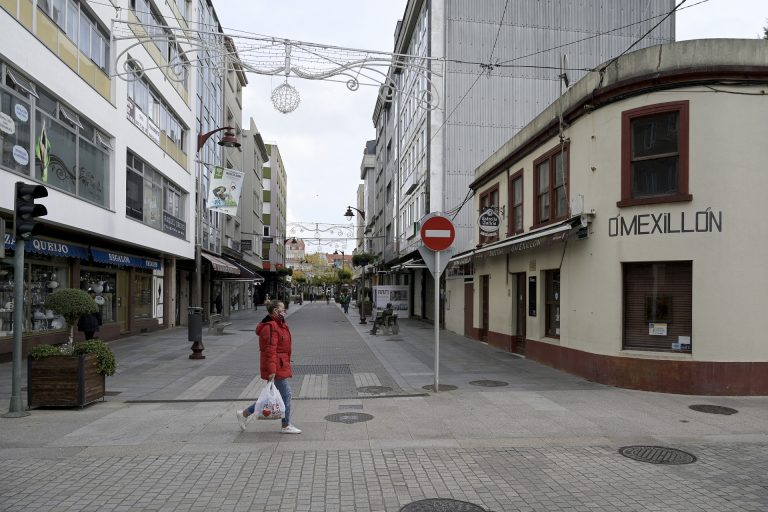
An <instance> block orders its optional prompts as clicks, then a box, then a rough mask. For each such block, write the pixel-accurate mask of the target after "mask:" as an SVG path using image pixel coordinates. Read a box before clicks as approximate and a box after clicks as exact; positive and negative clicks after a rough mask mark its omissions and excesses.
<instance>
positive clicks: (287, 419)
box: [248, 379, 293, 427]
mask: <svg viewBox="0 0 768 512" xmlns="http://www.w3.org/2000/svg"><path fill="white" fill-rule="evenodd" d="M275 387H276V388H277V390H278V391H279V392H280V396H281V397H282V398H283V403H284V404H285V416H283V426H284V427H287V426H288V425H290V424H291V397H292V396H293V393H292V392H291V385H290V383H289V382H288V379H275ZM255 412H256V404H255V403H252V404H251V405H250V407H248V415H251V414H254V413H255Z"/></svg>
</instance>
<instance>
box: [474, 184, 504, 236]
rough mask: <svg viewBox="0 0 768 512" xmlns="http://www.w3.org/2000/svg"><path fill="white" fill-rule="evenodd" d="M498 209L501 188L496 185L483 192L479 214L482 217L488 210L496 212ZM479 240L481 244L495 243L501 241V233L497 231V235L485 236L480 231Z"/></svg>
mask: <svg viewBox="0 0 768 512" xmlns="http://www.w3.org/2000/svg"><path fill="white" fill-rule="evenodd" d="M498 207H499V186H498V185H494V186H493V188H491V189H489V190H487V191H485V192H483V193H482V194H481V195H480V211H479V212H478V215H482V214H483V212H484V211H485V210H487V209H488V208H491V209H495V210H496V211H498ZM479 239H480V243H481V244H487V243H489V242H495V241H496V240H498V239H499V232H498V231H497V232H496V233H495V234H491V235H484V234H483V232H482V231H480V235H479Z"/></svg>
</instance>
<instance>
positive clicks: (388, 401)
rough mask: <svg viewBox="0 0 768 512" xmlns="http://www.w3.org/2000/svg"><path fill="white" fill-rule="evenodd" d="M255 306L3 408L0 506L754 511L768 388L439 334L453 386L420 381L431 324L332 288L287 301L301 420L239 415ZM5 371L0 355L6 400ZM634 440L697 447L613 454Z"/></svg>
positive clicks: (764, 505)
mask: <svg viewBox="0 0 768 512" xmlns="http://www.w3.org/2000/svg"><path fill="white" fill-rule="evenodd" d="M264 314H265V311H264V310H263V309H260V310H259V311H257V312H253V311H241V312H236V313H234V314H233V315H232V319H231V320H232V322H233V324H232V326H230V327H229V328H227V330H226V334H224V335H221V336H213V335H207V334H205V333H206V332H207V329H206V328H204V334H205V335H204V339H205V340H204V344H205V347H206V348H205V352H204V354H205V355H206V356H207V357H206V359H205V360H202V361H196V360H190V359H189V358H188V355H189V354H190V353H191V351H190V349H189V347H190V345H191V344H190V343H189V342H188V341H187V339H186V338H187V331H186V328H177V329H172V330H167V331H161V332H158V333H152V334H149V335H146V336H136V337H134V338H130V339H126V340H121V341H117V342H114V343H112V344H111V346H112V347H113V350H114V351H115V353H116V356H117V358H118V363H119V365H120V367H119V371H118V373H117V374H116V375H115V376H113V377H109V378H108V379H107V389H108V391H109V392H110V396H108V397H107V399H106V401H104V402H100V403H96V404H94V405H92V406H89V407H86V408H84V409H82V410H68V409H64V410H42V409H36V410H33V411H31V412H32V414H31V415H30V416H28V417H26V418H20V419H0V474H2V475H3V477H2V478H0V511H5V510H8V511H11V510H13V511H16V510H19V511H21V510H24V511H37V510H39V511H49V510H62V511H70V510H71V511H81V510H99V511H102V510H115V511H118V510H126V511H127V510H163V511H166V510H168V511H171V510H173V511H176V510H178V511H198V510H233V511H239V510H275V511H277V510H280V511H283V510H301V511H315V510H317V511H325V510H350V511H352V510H355V511H357V510H370V511H382V510H386V511H390V510H391V511H397V510H399V509H400V507H402V506H403V505H406V504H408V503H410V502H412V501H416V500H420V499H424V498H436V497H440V498H452V499H455V500H463V501H468V502H471V503H474V504H477V505H479V506H481V507H483V508H485V509H486V510H494V511H502V510H504V511H507V510H509V511H518V510H526V511H532V510H537V511H538V510H541V511H550V510H577V511H609V510H611V511H613V510H638V511H640V510H643V511H644V510H664V511H667V510H679V511H688V510H691V511H692V510H711V511H726V510H727V511H730V510H734V511H737V510H738V511H741V510H744V511H747V510H755V511H756V510H761V511H762V510H767V509H768V477H767V476H766V475H768V432H767V431H766V425H768V407H767V406H768V398H765V397H690V396H683V395H664V394H656V393H645V392H638V391H629V390H623V389H617V388H611V387H607V386H602V385H599V384H595V383H591V382H587V381H585V380H583V379H580V378H577V377H573V376H571V375H568V374H564V373H562V372H558V371H556V370H553V369H551V368H548V367H545V366H542V365H539V364H537V363H534V362H531V361H527V360H525V359H521V358H518V357H515V356H512V355H510V354H507V353H503V352H500V351H498V350H497V349H495V348H493V347H489V346H487V345H484V344H481V343H478V342H476V341H472V340H468V339H466V338H463V337H461V336H457V335H454V334H452V333H448V332H446V331H441V346H440V354H441V370H440V376H441V378H440V382H441V384H450V385H454V386H457V389H456V390H454V391H441V392H440V393H432V392H428V391H426V390H424V389H423V386H426V385H429V384H432V382H433V373H432V364H433V357H434V356H433V352H432V351H433V330H432V326H431V325H426V324H424V323H421V322H418V321H409V320H406V321H402V323H401V330H400V333H399V334H398V335H382V334H379V335H376V336H373V335H370V334H369V333H368V329H370V324H369V325H367V326H366V325H360V324H359V323H358V320H359V319H358V317H357V314H356V313H353V312H352V310H350V313H349V314H348V315H345V314H344V313H343V312H342V311H341V308H340V307H338V305H335V304H331V305H327V304H325V303H314V304H311V303H308V302H305V303H304V305H294V304H292V305H291V306H290V309H289V311H288V314H289V316H288V323H289V325H290V326H291V329H292V332H293V334H294V338H295V341H294V354H293V362H292V364H293V365H294V368H295V370H296V371H295V375H294V379H293V383H292V386H293V390H294V400H295V402H294V422H295V423H296V424H297V425H298V426H299V427H300V428H302V429H303V430H304V433H303V434H301V435H297V436H287V435H281V434H280V433H279V422H270V421H252V422H251V423H249V425H248V428H247V430H246V432H241V431H240V430H239V428H238V427H237V424H236V421H235V417H234V414H233V411H234V410H235V409H236V408H239V407H242V406H243V405H246V404H247V403H248V401H249V400H252V399H255V397H256V395H257V394H258V391H259V390H260V389H261V386H262V385H263V382H262V381H260V379H258V375H257V374H258V345H257V341H256V336H255V333H254V327H255V324H256V323H257V322H258V321H259V320H260V319H261V318H262V317H263V316H264ZM10 374H11V364H10V363H6V364H0V407H1V408H2V409H3V410H7V407H8V398H9V393H10ZM476 381H498V382H502V383H505V384H506V385H502V386H498V387H482V386H478V385H475V384H472V382H476ZM25 383H26V381H24V384H25ZM25 398H26V397H25ZM692 404H715V405H724V406H728V407H732V408H735V409H737V410H738V411H739V412H738V413H737V414H735V415H731V416H722V415H712V414H704V413H699V412H695V411H693V410H691V409H689V408H688V406H689V405H692ZM333 414H336V415H339V416H341V419H342V420H343V421H347V422H352V421H354V420H355V419H358V416H357V415H358V414H366V415H370V416H371V418H366V419H367V421H361V422H354V423H338V422H331V421H328V420H327V419H326V417H327V416H329V415H333ZM635 444H644V445H662V446H668V447H673V448H678V449H681V450H685V451H688V452H690V453H693V454H694V455H696V456H697V457H698V461H697V462H695V463H693V464H689V465H683V466H668V465H656V464H646V463H641V462H636V461H634V460H630V459H628V458H625V457H622V456H621V455H619V454H618V452H617V449H618V448H619V447H621V446H627V445H635Z"/></svg>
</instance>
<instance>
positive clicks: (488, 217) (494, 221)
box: [477, 208, 501, 233]
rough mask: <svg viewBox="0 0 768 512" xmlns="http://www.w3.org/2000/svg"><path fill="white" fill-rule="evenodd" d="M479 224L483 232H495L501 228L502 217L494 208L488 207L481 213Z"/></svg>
mask: <svg viewBox="0 0 768 512" xmlns="http://www.w3.org/2000/svg"><path fill="white" fill-rule="evenodd" d="M477 225H478V226H479V227H480V231H482V232H483V233H495V232H497V231H498V230H499V226H501V217H499V214H498V213H496V212H495V211H493V209H492V208H488V209H487V210H485V211H484V212H483V213H481V214H480V217H479V218H478V219H477Z"/></svg>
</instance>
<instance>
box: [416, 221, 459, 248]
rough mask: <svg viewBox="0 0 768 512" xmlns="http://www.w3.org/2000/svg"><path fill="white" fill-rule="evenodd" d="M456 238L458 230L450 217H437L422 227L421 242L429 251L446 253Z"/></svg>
mask: <svg viewBox="0 0 768 512" xmlns="http://www.w3.org/2000/svg"><path fill="white" fill-rule="evenodd" d="M454 238H456V228H454V227H453V223H452V222H451V221H450V219H448V217H443V216H441V215H435V216H433V217H430V218H429V219H427V220H425V221H424V223H423V224H422V225H421V240H422V242H424V245H425V246H426V247H427V249H432V250H433V251H444V250H446V249H447V248H449V247H450V246H451V244H452V243H453V239H454Z"/></svg>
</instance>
